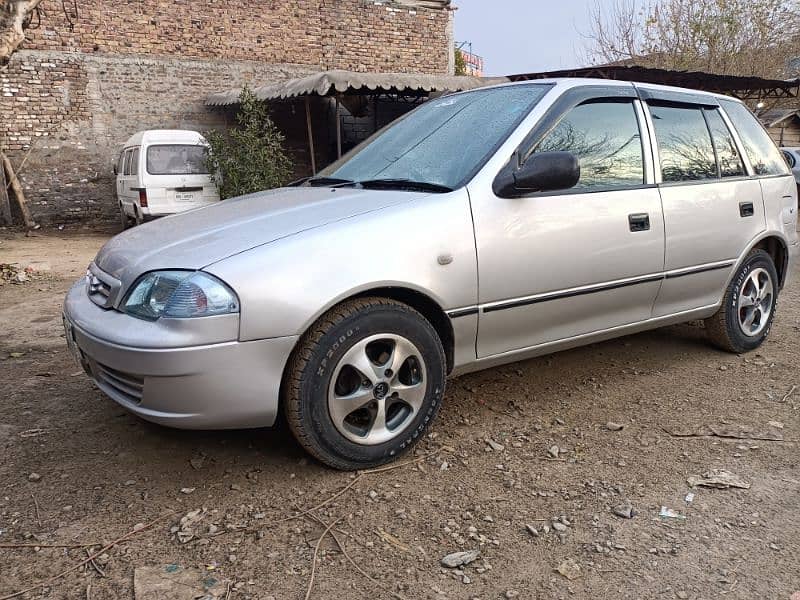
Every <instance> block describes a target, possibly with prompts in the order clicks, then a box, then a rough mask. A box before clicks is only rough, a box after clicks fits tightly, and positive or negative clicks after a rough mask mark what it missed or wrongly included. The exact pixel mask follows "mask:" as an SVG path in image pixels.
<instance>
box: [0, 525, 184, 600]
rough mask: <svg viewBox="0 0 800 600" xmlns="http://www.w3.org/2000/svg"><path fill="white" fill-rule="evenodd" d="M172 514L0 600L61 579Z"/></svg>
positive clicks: (1, 598)
mask: <svg viewBox="0 0 800 600" xmlns="http://www.w3.org/2000/svg"><path fill="white" fill-rule="evenodd" d="M174 514H175V511H172V512H169V513H167V514H165V515H161V516H160V517H158V518H157V519H153V520H152V521H150V522H149V523H147V524H146V525H145V526H144V527H141V528H139V529H134V530H132V531H129V532H128V533H126V534H125V535H123V536H122V537H119V538H117V539H116V540H114V541H113V542H111V543H109V544H106V545H105V546H103V547H102V548H101V549H100V550H98V551H97V552H95V553H94V554H91V555H90V556H89V557H88V558H86V559H85V560H82V561H81V562H79V563H77V564H75V565H73V566H71V567H70V568H69V569H66V570H64V571H61V573H58V574H57V575H53V576H52V577H50V578H48V579H45V580H44V581H42V582H40V583H37V584H36V585H32V586H31V587H28V588H25V589H24V590H20V591H18V592H13V593H11V594H7V595H6V596H2V597H0V600H10V599H11V598H17V597H19V596H22V595H23V594H27V593H28V592H32V591H34V590H38V589H39V588H42V587H44V586H46V585H49V584H51V583H53V582H54V581H57V580H59V579H61V578H62V577H64V576H65V575H69V574H70V573H72V572H73V571H77V570H78V569H80V568H81V567H82V566H84V565H86V564H87V563H89V562H91V561H93V560H94V559H95V558H97V557H98V556H100V555H101V554H103V553H104V552H108V551H109V550H111V548H113V547H114V546H116V545H117V544H121V543H122V542H124V541H125V540H127V539H129V538H132V537H133V536H135V535H137V534H139V533H141V532H143V531H146V530H148V529H150V528H151V527H152V526H153V525H155V524H156V523H158V522H159V521H163V520H164V519H166V518H167V517H171V516H172V515H174Z"/></svg>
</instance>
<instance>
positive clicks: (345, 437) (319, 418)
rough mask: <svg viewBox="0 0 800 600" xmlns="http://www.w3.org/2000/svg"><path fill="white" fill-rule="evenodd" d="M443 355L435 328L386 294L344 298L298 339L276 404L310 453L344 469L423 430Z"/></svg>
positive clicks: (436, 401) (437, 398)
mask: <svg viewBox="0 0 800 600" xmlns="http://www.w3.org/2000/svg"><path fill="white" fill-rule="evenodd" d="M445 379H446V373H445V355H444V350H443V348H442V343H441V341H440V340H439V336H438V335H437V333H436V330H434V328H433V326H432V325H431V324H430V323H429V322H428V321H427V320H426V319H425V318H424V317H423V316H422V315H421V314H419V313H418V312H417V311H415V310H414V309H413V308H411V307H409V306H407V305H405V304H402V303H400V302H395V301H393V300H388V299H385V298H361V299H356V300H351V301H348V302H345V303H343V304H341V305H339V306H338V307H336V308H334V309H332V310H330V311H329V312H328V313H326V314H325V315H323V316H322V317H321V318H320V319H319V320H318V321H317V322H316V323H315V324H314V325H313V326H312V327H311V329H310V330H309V331H308V332H307V333H306V334H305V335H304V336H303V337H302V339H301V340H300V342H299V344H298V347H297V348H296V349H295V352H294V353H293V355H292V358H291V359H290V361H289V365H288V368H287V373H286V377H285V378H284V385H283V389H282V400H283V402H282V404H283V409H284V412H285V415H286V420H287V422H288V423H289V427H290V428H291V430H292V433H293V434H294V436H295V437H296V438H297V441H298V442H299V443H300V445H302V446H303V448H305V449H306V450H307V451H308V452H309V453H310V454H311V455H312V456H314V457H316V458H317V459H318V460H320V461H321V462H323V463H325V464H327V465H329V466H331V467H334V468H336V469H342V470H354V469H363V468H367V467H375V466H378V465H381V464H384V463H387V462H389V461H391V460H394V459H395V458H397V457H398V456H399V455H400V454H402V453H404V452H406V451H407V450H408V449H409V448H411V447H412V446H413V445H414V444H415V443H416V442H417V441H418V440H419V439H420V438H421V437H422V435H423V434H424V433H425V430H426V429H427V428H428V425H429V424H430V422H431V421H432V420H433V418H434V417H435V416H436V413H437V412H438V410H439V405H440V404H441V402H442V397H443V395H444V389H445Z"/></svg>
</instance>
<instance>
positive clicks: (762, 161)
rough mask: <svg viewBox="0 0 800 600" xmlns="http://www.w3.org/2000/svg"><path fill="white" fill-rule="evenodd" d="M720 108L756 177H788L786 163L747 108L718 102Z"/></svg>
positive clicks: (724, 101) (741, 105)
mask: <svg viewBox="0 0 800 600" xmlns="http://www.w3.org/2000/svg"><path fill="white" fill-rule="evenodd" d="M720 103H721V104H722V107H723V108H724V109H725V112H726V113H727V114H728V116H729V117H730V119H731V122H732V123H733V126H734V127H736V130H737V131H738V132H739V137H740V138H741V140H742V144H743V145H744V151H745V152H746V153H747V156H748V158H749V159H750V164H751V165H753V171H754V172H755V174H756V175H788V174H789V170H788V169H787V165H786V161H785V160H783V158H782V157H781V154H780V152H779V151H778V147H777V146H776V145H775V143H774V142H773V141H772V138H770V137H769V134H768V133H767V131H766V130H765V129H764V128H763V127H762V126H761V123H759V122H758V119H756V118H755V116H754V115H753V113H751V112H750V111H749V110H748V109H747V107H746V106H745V105H744V104H742V103H740V102H734V101H731V100H720Z"/></svg>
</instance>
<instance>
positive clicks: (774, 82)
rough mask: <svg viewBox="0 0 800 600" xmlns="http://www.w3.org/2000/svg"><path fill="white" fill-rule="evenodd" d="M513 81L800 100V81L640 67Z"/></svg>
mask: <svg viewBox="0 0 800 600" xmlns="http://www.w3.org/2000/svg"><path fill="white" fill-rule="evenodd" d="M508 77H509V79H511V81H529V80H532V79H553V78H558V77H592V78H599V79H617V80H620V81H638V82H641V83H659V84H663V85H674V86H678V87H684V88H691V89H697V90H704V91H707V92H718V93H722V94H730V95H733V96H736V97H737V98H741V99H762V98H796V97H797V96H798V92H799V91H800V79H790V80H783V79H764V78H761V77H742V76H736V75H716V74H714V73H703V72H699V71H671V70H668V69H656V68H650V67H642V66H638V65H625V64H608V65H597V66H593V67H580V68H577V69H564V70H561V71H543V72H538V73H521V74H519V75H509V76H508Z"/></svg>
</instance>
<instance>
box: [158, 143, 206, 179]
mask: <svg viewBox="0 0 800 600" xmlns="http://www.w3.org/2000/svg"><path fill="white" fill-rule="evenodd" d="M147 172H148V173H150V174H151V175H202V174H206V173H208V167H206V147H205V146H197V145H189V144H159V145H157V146H150V147H149V148H148V149H147Z"/></svg>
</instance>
